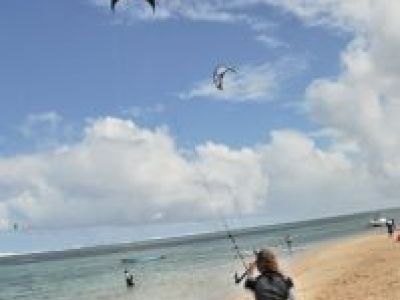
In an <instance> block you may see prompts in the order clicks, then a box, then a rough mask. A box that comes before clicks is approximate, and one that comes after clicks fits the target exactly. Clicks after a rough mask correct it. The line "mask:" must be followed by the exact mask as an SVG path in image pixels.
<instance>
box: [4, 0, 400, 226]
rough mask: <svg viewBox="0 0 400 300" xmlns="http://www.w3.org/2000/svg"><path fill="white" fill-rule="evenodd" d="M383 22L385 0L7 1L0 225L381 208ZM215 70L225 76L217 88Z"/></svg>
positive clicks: (392, 51)
mask: <svg viewBox="0 0 400 300" xmlns="http://www.w3.org/2000/svg"><path fill="white" fill-rule="evenodd" d="M399 14H400V3H399V2H398V1H397V0H381V1H368V0H360V1H345V0H312V1H311V0H306V1H304V0H301V1H300V0H280V1H278V0H251V1H249V0H247V1H244V0H234V1H233V0H230V1H228V0H226V1H225V0H203V1H195V0H170V1H162V0H160V1H158V4H157V7H156V12H155V13H154V14H153V13H152V11H151V8H150V7H149V6H148V5H147V4H146V2H145V1H140V0H136V1H133V0H120V3H119V4H118V6H117V8H116V11H115V13H114V14H113V13H111V11H110V9H109V1H108V0H76V1H61V0H58V1H54V0H42V1H28V2H27V1H22V0H15V1H8V2H7V3H5V4H4V5H3V9H2V10H1V11H0V39H1V40H0V43H1V47H0V57H1V58H0V66H1V67H0V82H1V83H0V104H1V118H0V229H1V230H10V228H11V227H12V224H14V223H15V222H17V223H19V224H21V228H30V229H43V230H52V229H68V228H87V227H96V226H97V227H99V228H100V227H104V226H125V225H126V226H143V225H146V224H147V225H149V226H153V225H154V224H156V225H157V224H158V225H160V226H164V225H165V224H175V223H179V224H185V222H186V223H187V222H202V221H207V220H210V219H215V218H218V217H219V216H221V215H222V216H223V217H224V218H251V217H254V218H258V219H257V220H260V217H261V218H263V219H264V220H265V223H270V222H283V221H288V220H299V219H310V218H316V217H322V216H328V215H336V214H344V213H351V212H356V211H366V210H373V209H379V208H384V207H391V206H398V205H399V204H400V202H399V200H398V195H399V192H400V190H399V184H398V183H399V179H400V159H399V157H398V153H399V152H400V151H399V150H400V141H399V137H398V134H397V133H398V130H399V129H400V121H399V118H398V117H397V115H398V112H400V105H399V103H400V90H399V88H398V87H399V86H400V85H399V81H400V59H399V58H398V55H397V53H399V50H400V33H399V31H398V30H397V28H399V25H400V24H399V23H400V21H399V20H400V18H399V17H400V16H399ZM218 64H226V65H229V66H233V67H235V68H236V69H237V72H236V73H235V74H233V73H229V74H227V75H226V78H225V88H224V90H223V91H219V90H217V89H216V88H215V87H214V86H213V84H212V72H213V70H214V68H215V66H216V65H218ZM174 228H175V227H174Z"/></svg>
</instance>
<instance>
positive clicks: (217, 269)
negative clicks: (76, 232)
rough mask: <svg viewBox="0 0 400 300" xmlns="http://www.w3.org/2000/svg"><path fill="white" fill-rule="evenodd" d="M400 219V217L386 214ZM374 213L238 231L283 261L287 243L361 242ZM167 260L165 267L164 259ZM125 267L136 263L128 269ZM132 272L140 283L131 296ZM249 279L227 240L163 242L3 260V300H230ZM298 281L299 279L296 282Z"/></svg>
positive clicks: (299, 247) (246, 245) (204, 237)
mask: <svg viewBox="0 0 400 300" xmlns="http://www.w3.org/2000/svg"><path fill="white" fill-rule="evenodd" d="M382 214H383V215H384V216H385V217H388V218H395V219H397V220H399V219H400V209H391V210H386V211H382ZM372 217H373V213H360V214H354V215H347V216H339V217H332V218H326V219H318V220H311V221H303V222H296V223H289V224H281V225H269V226H258V227H255V228H250V229H243V230H235V237H236V240H237V243H238V244H239V246H240V247H241V248H242V250H243V252H244V253H246V254H247V255H248V256H249V260H250V259H251V255H252V254H251V253H252V251H253V249H259V248H261V247H270V248H273V249H274V250H275V251H276V252H277V253H278V255H279V256H280V257H281V258H282V259H283V260H289V259H290V256H291V254H290V253H289V252H288V251H287V249H286V247H285V243H284V237H285V236H286V234H290V235H291V236H292V238H293V240H294V243H293V245H294V253H301V252H302V251H304V250H305V249H308V248H310V247H313V246H314V245H317V244H318V243H321V242H324V241H328V240H332V239H337V238H342V237H346V236H351V235H353V234H359V233H363V232H367V231H370V230H377V231H378V232H382V234H383V232H384V229H371V228H370V227H368V226H367V223H368V221H369V219H371V218H372ZM160 256H163V259H157V258H160ZM123 259H134V260H136V261H135V262H133V263H123V262H121V260H123ZM124 269H129V270H130V271H131V272H132V273H133V274H134V276H135V280H136V286H135V287H134V288H127V287H126V286H125V282H124V274H123V271H124ZM235 271H238V272H239V273H240V272H241V271H243V267H242V266H241V263H240V261H239V260H238V259H237V257H235V253H234V251H233V250H232V244H231V241H230V240H229V239H228V238H227V235H226V233H224V232H221V233H214V234H201V235H198V236H190V237H181V238H174V239H164V240H157V241H152V242H148V243H146V242H145V243H132V244H124V245H112V246H108V247H104V246H102V247H92V248H88V249H80V250H76V251H59V252H55V253H45V254H31V255H23V256H12V257H3V258H0V300H22V299H26V300H28V299H29V300H45V299H51V300H94V299H99V300H100V299H104V300H106V299H107V300H127V299H140V300H150V299H152V300H154V299H163V300H176V299H185V300H200V299H202V300H204V299H207V300H214V299H215V300H216V299H219V300H221V299H222V300H224V299H235V298H236V297H237V296H238V295H240V294H241V293H242V287H241V286H240V285H235V284H234V281H233V274H234V273H235ZM294 280H295V279H294Z"/></svg>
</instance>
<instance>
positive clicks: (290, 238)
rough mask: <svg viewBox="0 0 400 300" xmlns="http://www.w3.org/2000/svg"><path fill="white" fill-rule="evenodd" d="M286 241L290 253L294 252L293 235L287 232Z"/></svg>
mask: <svg viewBox="0 0 400 300" xmlns="http://www.w3.org/2000/svg"><path fill="white" fill-rule="evenodd" d="M285 242H286V246H287V248H288V251H289V252H290V253H292V245H293V239H292V237H291V236H290V234H287V235H286V236H285Z"/></svg>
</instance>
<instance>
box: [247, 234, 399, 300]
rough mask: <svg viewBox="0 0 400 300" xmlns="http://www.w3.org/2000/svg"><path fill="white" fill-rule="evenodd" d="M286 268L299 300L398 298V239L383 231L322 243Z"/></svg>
mask: <svg viewBox="0 0 400 300" xmlns="http://www.w3.org/2000/svg"><path fill="white" fill-rule="evenodd" d="M285 269H286V271H287V273H289V274H290V275H291V276H292V277H293V279H294V281H295V285H296V299H298V300H353V299H354V300H399V299H400V242H395V241H394V240H393V239H389V238H388V237H387V236H386V235H385V234H383V233H379V234H374V233H371V234H369V235H363V236H357V237H352V238H346V239H342V240H336V241H334V242H329V243H325V244H323V245H321V246H317V247H316V248H314V249H313V250H310V251H307V252H305V253H303V254H299V255H298V256H297V257H295V258H294V259H293V260H292V261H291V262H290V264H289V266H288V267H287V268H285ZM244 299H252V297H249V295H247V296H245V297H244Z"/></svg>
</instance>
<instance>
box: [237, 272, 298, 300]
mask: <svg viewBox="0 0 400 300" xmlns="http://www.w3.org/2000/svg"><path fill="white" fill-rule="evenodd" d="M244 286H245V288H247V289H249V290H251V291H253V292H254V295H255V298H256V300H294V295H293V293H292V292H291V290H292V288H293V282H292V280H291V279H290V278H289V277H285V276H283V275H282V274H280V273H265V274H261V275H260V276H258V277H256V278H248V279H247V280H246V282H245V285H244Z"/></svg>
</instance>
